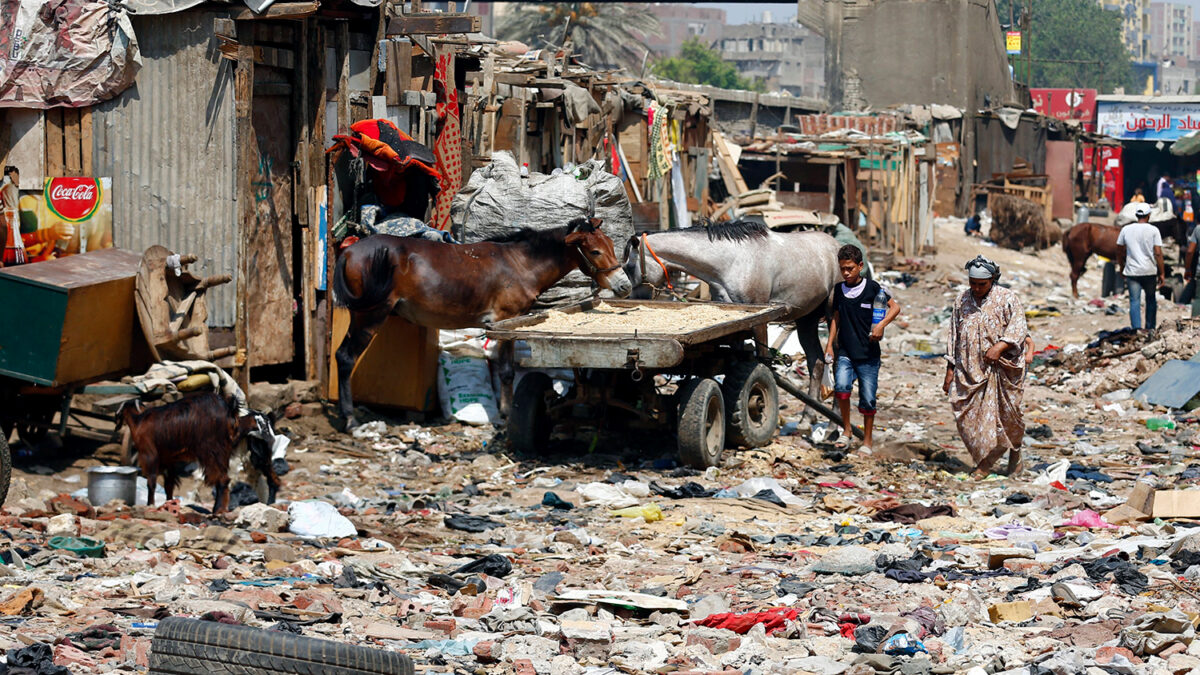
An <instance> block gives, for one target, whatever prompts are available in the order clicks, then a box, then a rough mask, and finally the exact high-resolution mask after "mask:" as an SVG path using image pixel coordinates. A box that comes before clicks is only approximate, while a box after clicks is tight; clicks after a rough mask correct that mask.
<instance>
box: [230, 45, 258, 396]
mask: <svg viewBox="0 0 1200 675" xmlns="http://www.w3.org/2000/svg"><path fill="white" fill-rule="evenodd" d="M238 32H239V34H242V33H246V34H248V36H247V37H246V38H243V39H244V40H245V41H252V40H253V39H254V38H253V35H252V34H250V31H248V30H247V31H238ZM237 56H238V62H237V72H236V74H235V76H234V109H235V117H234V119H235V125H236V126H235V138H236V139H237V148H238V162H237V165H238V171H237V175H238V180H237V191H236V195H235V197H236V199H237V205H238V220H237V222H238V224H239V225H238V233H237V248H238V257H237V272H238V274H237V307H236V312H237V319H236V324H235V326H234V339H235V342H236V345H237V350H238V351H237V353H236V354H235V355H234V369H233V377H234V379H235V380H237V383H238V385H239V386H241V388H242V391H250V358H249V353H250V349H249V347H250V335H249V323H250V317H249V312H248V303H249V292H250V234H251V231H252V229H253V227H254V222H255V217H254V216H255V210H256V206H257V205H256V204H255V202H254V186H253V185H251V183H252V181H253V176H254V167H256V166H257V162H258V143H257V141H256V140H255V136H254V117H253V112H254V107H253V98H254V46H253V44H243V45H241V46H239V47H238V55H237Z"/></svg>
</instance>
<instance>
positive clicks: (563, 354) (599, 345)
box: [519, 336, 683, 369]
mask: <svg viewBox="0 0 1200 675" xmlns="http://www.w3.org/2000/svg"><path fill="white" fill-rule="evenodd" d="M527 341H528V343H529V352H530V355H529V358H524V359H521V361H520V364H519V365H521V366H522V367H525V368H614V369H620V368H627V367H630V365H631V363H632V361H633V360H634V359H635V358H636V360H637V362H638V363H639V364H640V365H641V367H644V368H670V367H672V366H677V365H679V364H680V363H682V362H683V345H681V344H680V343H679V342H678V341H676V340H673V339H671V338H640V337H639V338H625V337H621V338H616V339H609V340H599V339H595V338H589V337H573V336H566V337H564V336H558V337H554V338H530V339H528V340H527Z"/></svg>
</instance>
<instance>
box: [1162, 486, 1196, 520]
mask: <svg viewBox="0 0 1200 675" xmlns="http://www.w3.org/2000/svg"><path fill="white" fill-rule="evenodd" d="M1152 514H1153V516H1154V517H1155V518H1195V517H1200V490H1159V491H1157V492H1155V493H1154V507H1153V511H1152Z"/></svg>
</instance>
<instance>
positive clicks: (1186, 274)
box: [1179, 227, 1200, 316]
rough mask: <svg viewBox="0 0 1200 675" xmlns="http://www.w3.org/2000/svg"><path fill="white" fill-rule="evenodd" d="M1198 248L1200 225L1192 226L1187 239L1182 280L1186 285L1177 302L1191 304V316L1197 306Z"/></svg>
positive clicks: (1199, 246)
mask: <svg viewBox="0 0 1200 675" xmlns="http://www.w3.org/2000/svg"><path fill="white" fill-rule="evenodd" d="M1198 249H1200V227H1194V228H1192V233H1191V234H1189V235H1188V239H1187V255H1186V256H1184V266H1183V280H1184V281H1185V282H1186V285H1185V286H1184V287H1183V292H1182V293H1180V296H1179V302H1180V303H1183V304H1187V303H1193V304H1192V316H1196V309H1197V306H1196V304H1195V301H1196V276H1197V275H1196V272H1197V271H1198V270H1197V267H1200V260H1197V259H1196V258H1197V256H1196V253H1197V250H1198Z"/></svg>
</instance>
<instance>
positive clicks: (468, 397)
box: [437, 351, 500, 424]
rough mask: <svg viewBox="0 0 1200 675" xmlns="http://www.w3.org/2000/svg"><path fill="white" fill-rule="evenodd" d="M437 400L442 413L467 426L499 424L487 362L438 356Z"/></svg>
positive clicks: (498, 414) (471, 357)
mask: <svg viewBox="0 0 1200 675" xmlns="http://www.w3.org/2000/svg"><path fill="white" fill-rule="evenodd" d="M437 383H438V399H439V400H440V401H441V404H442V412H443V413H444V414H446V415H447V416H449V417H453V418H454V419H456V420H458V421H459V422H463V423H465V424H494V423H496V422H499V421H500V409H499V408H498V407H497V406H496V394H495V392H494V391H492V375H491V370H489V369H488V362H487V359H484V358H482V357H477V356H454V355H452V354H450V353H449V352H446V351H443V352H442V353H441V354H439V355H438V381H437Z"/></svg>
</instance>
